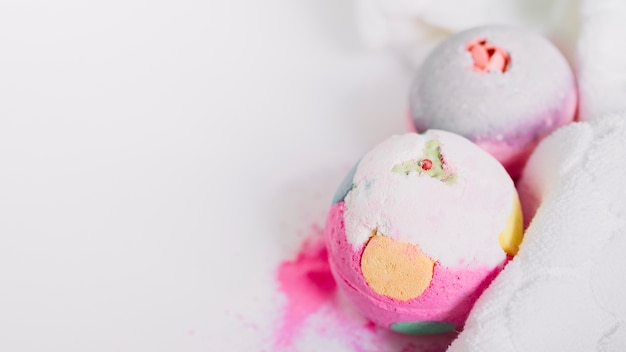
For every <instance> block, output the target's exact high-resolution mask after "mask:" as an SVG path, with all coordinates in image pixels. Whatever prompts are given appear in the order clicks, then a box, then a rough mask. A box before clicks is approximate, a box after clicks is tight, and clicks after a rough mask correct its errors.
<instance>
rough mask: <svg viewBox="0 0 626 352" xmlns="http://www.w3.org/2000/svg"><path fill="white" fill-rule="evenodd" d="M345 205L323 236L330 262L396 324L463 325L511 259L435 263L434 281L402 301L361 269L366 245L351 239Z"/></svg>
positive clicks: (385, 322) (367, 304)
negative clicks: (487, 263)
mask: <svg viewBox="0 0 626 352" xmlns="http://www.w3.org/2000/svg"><path fill="white" fill-rule="evenodd" d="M344 208H345V203H344V202H340V203H337V204H335V205H334V206H333V207H332V208H331V210H330V212H329V214H328V217H327V220H326V228H325V231H324V236H325V238H326V244H327V247H328V256H329V261H330V268H331V271H332V273H333V276H334V277H335V280H336V281H337V285H338V287H339V288H340V289H341V290H342V292H343V293H344V294H345V295H346V296H347V297H348V299H349V300H350V301H351V302H352V303H353V304H354V305H355V306H356V307H357V308H358V309H359V310H360V311H361V312H362V313H363V315H365V316H366V317H367V318H368V319H370V320H371V321H373V322H374V323H376V324H377V325H380V326H383V327H386V328H391V327H392V324H396V323H401V322H442V323H448V324H452V325H454V326H455V327H456V329H459V328H461V327H462V326H463V325H464V323H465V320H466V319H467V316H468V315H469V312H470V310H471V308H472V306H473V305H474V303H475V302H476V300H477V299H478V297H479V296H480V295H481V294H482V292H483V291H484V290H485V289H486V288H487V287H488V286H489V284H490V283H491V281H493V279H494V278H495V277H496V276H497V275H498V273H499V272H500V271H501V270H502V269H503V267H504V265H505V264H506V261H507V260H506V259H505V260H503V262H502V263H501V265H499V266H497V267H479V268H476V267H469V266H463V265H461V266H459V267H456V268H447V267H444V266H442V265H439V263H436V264H435V267H434V270H433V278H432V281H431V284H430V286H429V287H428V288H427V289H426V290H425V291H424V293H422V294H421V295H420V296H419V297H417V298H413V299H410V300H407V301H400V300H397V299H393V298H390V297H386V296H383V295H380V294H378V293H376V292H375V291H373V290H372V289H371V288H370V287H369V286H368V284H367V282H366V281H365V279H364V277H363V275H362V273H361V256H362V254H363V250H364V246H363V248H360V249H359V250H356V251H355V250H354V249H353V248H352V246H351V244H350V243H349V242H348V241H347V238H346V232H345V225H344Z"/></svg>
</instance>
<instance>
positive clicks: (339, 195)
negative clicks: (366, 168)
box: [333, 162, 359, 205]
mask: <svg viewBox="0 0 626 352" xmlns="http://www.w3.org/2000/svg"><path fill="white" fill-rule="evenodd" d="M358 167H359V162H357V163H356V164H355V165H354V166H353V167H352V169H351V170H350V171H349V172H348V174H347V175H346V177H345V178H344V179H343V181H342V182H341V184H340V185H339V188H338V189H337V191H336V192H335V195H334V196H333V205H335V204H337V203H339V202H343V200H344V199H346V196H347V195H348V193H350V191H351V190H352V188H353V187H354V182H353V181H354V174H356V169H357V168H358Z"/></svg>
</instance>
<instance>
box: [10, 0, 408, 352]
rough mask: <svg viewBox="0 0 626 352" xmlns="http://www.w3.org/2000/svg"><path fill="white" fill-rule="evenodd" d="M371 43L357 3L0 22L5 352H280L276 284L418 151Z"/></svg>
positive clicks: (398, 76)
mask: <svg viewBox="0 0 626 352" xmlns="http://www.w3.org/2000/svg"><path fill="white" fill-rule="evenodd" d="M355 28H356V25H355V20H354V19H353V8H352V4H351V2H349V1H332V0H305V1H297V2H296V1H288V0H268V1H262V2H260V1H228V2H218V1H209V2H200V1H192V0H184V1H170V2H165V1H142V0H125V1H120V0H113V1H106V2H98V3H96V2H85V1H78V0H60V1H54V2H51V1H42V0H30V1H17V0H15V1H12V0H5V1H2V2H0V167H1V169H0V350H1V351H66V352H69V351H92V352H97V351H248V350H259V349H262V348H270V346H271V343H272V342H271V341H272V334H273V333H274V326H275V321H276V319H277V318H278V315H279V313H278V310H279V309H280V307H281V303H282V298H281V296H280V295H279V294H278V293H277V290H276V284H275V282H274V275H275V269H276V265H277V264H278V262H279V261H281V260H283V259H285V258H289V257H290V256H292V255H293V254H294V253H295V251H296V250H297V247H298V245H299V242H300V241H301V239H302V238H303V236H304V235H305V232H306V231H307V229H308V228H309V226H310V225H311V224H312V223H317V224H321V222H322V221H323V217H324V212H325V208H326V206H327V204H328V203H329V201H330V198H331V196H332V193H333V191H334V187H335V185H336V184H338V183H339V181H340V180H341V178H342V177H343V174H344V172H345V171H347V169H348V168H349V167H350V166H351V164H352V163H353V162H354V161H355V160H356V159H357V158H358V157H359V156H360V155H361V154H362V153H363V152H365V151H366V150H367V149H369V148H370V147H372V146H373V145H374V144H375V143H377V142H378V141H380V140H381V139H382V138H385V137H386V136H388V135H390V134H392V133H399V132H402V131H403V121H402V118H403V114H404V111H405V107H406V94H407V89H408V85H409V82H410V70H408V69H406V68H403V67H401V66H400V65H399V64H398V63H397V62H396V61H395V60H394V59H392V58H390V57H386V56H384V55H382V54H376V53H372V52H368V51H367V50H365V49H363V48H361V47H360V46H359V44H358V43H359V40H358V38H357V34H356V29H355ZM312 344H315V342H312ZM312 349H313V350H314V346H312Z"/></svg>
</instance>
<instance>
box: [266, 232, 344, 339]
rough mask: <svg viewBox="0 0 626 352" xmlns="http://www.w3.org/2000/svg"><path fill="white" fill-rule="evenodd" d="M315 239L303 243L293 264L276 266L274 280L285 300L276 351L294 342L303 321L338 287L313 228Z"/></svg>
mask: <svg viewBox="0 0 626 352" xmlns="http://www.w3.org/2000/svg"><path fill="white" fill-rule="evenodd" d="M313 230H314V232H315V233H316V236H315V237H311V238H309V239H307V240H305V241H304V242H303V243H302V246H301V247H300V250H299V252H298V255H297V256H296V258H295V259H293V260H286V261H283V262H282V263H281V264H280V265H279V266H278V272H277V276H276V279H277V281H278V284H279V289H280V291H281V292H283V293H284V294H285V296H286V297H287V304H286V307H285V312H284V315H283V317H282V324H281V327H280V329H279V331H278V337H277V341H276V347H285V346H288V345H290V344H291V343H292V342H293V339H294V338H295V337H296V336H297V334H298V333H299V331H300V329H301V327H302V324H303V323H304V321H305V320H306V319H307V318H308V317H309V316H310V315H311V314H313V313H315V312H316V311H318V310H319V309H320V307H322V306H323V305H324V304H325V303H327V302H329V301H330V300H332V298H333V296H334V294H335V290H336V288H337V284H336V283H335V280H334V278H333V276H332V274H331V272H330V266H329V263H328V252H327V251H326V246H325V244H324V239H323V237H322V236H321V232H322V229H321V228H319V227H318V226H314V227H313Z"/></svg>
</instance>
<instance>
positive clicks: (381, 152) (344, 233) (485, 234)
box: [324, 130, 522, 334]
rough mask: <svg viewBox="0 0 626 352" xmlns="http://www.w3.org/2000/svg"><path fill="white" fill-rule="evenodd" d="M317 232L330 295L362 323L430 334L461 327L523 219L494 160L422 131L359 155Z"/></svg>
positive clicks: (516, 239) (468, 145) (452, 137)
mask: <svg viewBox="0 0 626 352" xmlns="http://www.w3.org/2000/svg"><path fill="white" fill-rule="evenodd" d="M324 232H325V240H326V245H327V248H328V256H329V262H330V267H331V270H332V273H333V275H334V277H335V280H336V281H337V284H338V287H339V288H340V289H341V290H342V292H343V293H344V294H345V295H346V296H347V298H348V299H349V300H350V301H351V302H352V303H353V304H354V305H355V306H356V307H357V308H358V309H359V310H360V311H361V312H362V313H363V314H364V315H365V316H366V317H367V318H368V319H370V320H371V321H373V322H374V323H376V324H378V325H380V326H382V327H385V328H390V329H393V330H395V331H399V332H403V333H410V334H430V333H437V332H445V331H450V330H454V329H460V328H462V326H463V324H464V322H465V319H466V318H467V315H468V314H469V311H470V309H471V307H472V306H473V304H474V302H475V301H476V299H477V298H478V297H479V296H480V294H481V293H482V291H483V290H484V289H485V288H486V287H487V286H488V285H489V283H490V282H491V281H492V280H493V278H494V277H495V276H496V275H497V274H498V273H499V272H500V271H501V270H502V268H503V267H504V265H505V263H506V262H507V261H508V259H509V258H510V255H514V254H515V253H516V252H517V249H518V245H519V243H520V241H521V238H522V218H521V211H520V206H519V201H518V197H517V192H516V190H515V187H514V185H513V181H512V180H511V178H510V177H509V175H508V174H507V172H506V170H505V169H504V168H503V167H502V165H501V164H500V163H499V162H498V161H497V160H495V159H494V158H493V157H492V156H491V155H489V154H488V153H487V152H485V151H484V150H482V149H480V148H479V147H478V146H476V145H475V144H473V143H472V142H470V141H469V140H467V139H466V138H464V137H461V136H459V135H456V134H453V133H450V132H445V131H439V130H428V131H426V132H425V133H423V134H414V133H411V134H406V135H402V136H394V137H391V138H390V139H388V140H386V141H384V142H383V143H381V144H380V145H378V146H377V147H375V148H374V149H373V150H372V151H370V152H369V153H367V154H366V155H365V156H364V157H363V158H362V159H361V160H360V161H359V163H358V164H357V165H356V166H355V167H354V168H353V170H352V171H351V172H350V173H349V174H348V176H347V177H346V179H345V181H344V182H343V184H342V185H341V186H340V187H339V190H338V191H337V194H336V196H335V198H334V200H333V205H332V207H331V209H330V212H329V214H328V218H327V221H326V226H325V230H324Z"/></svg>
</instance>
